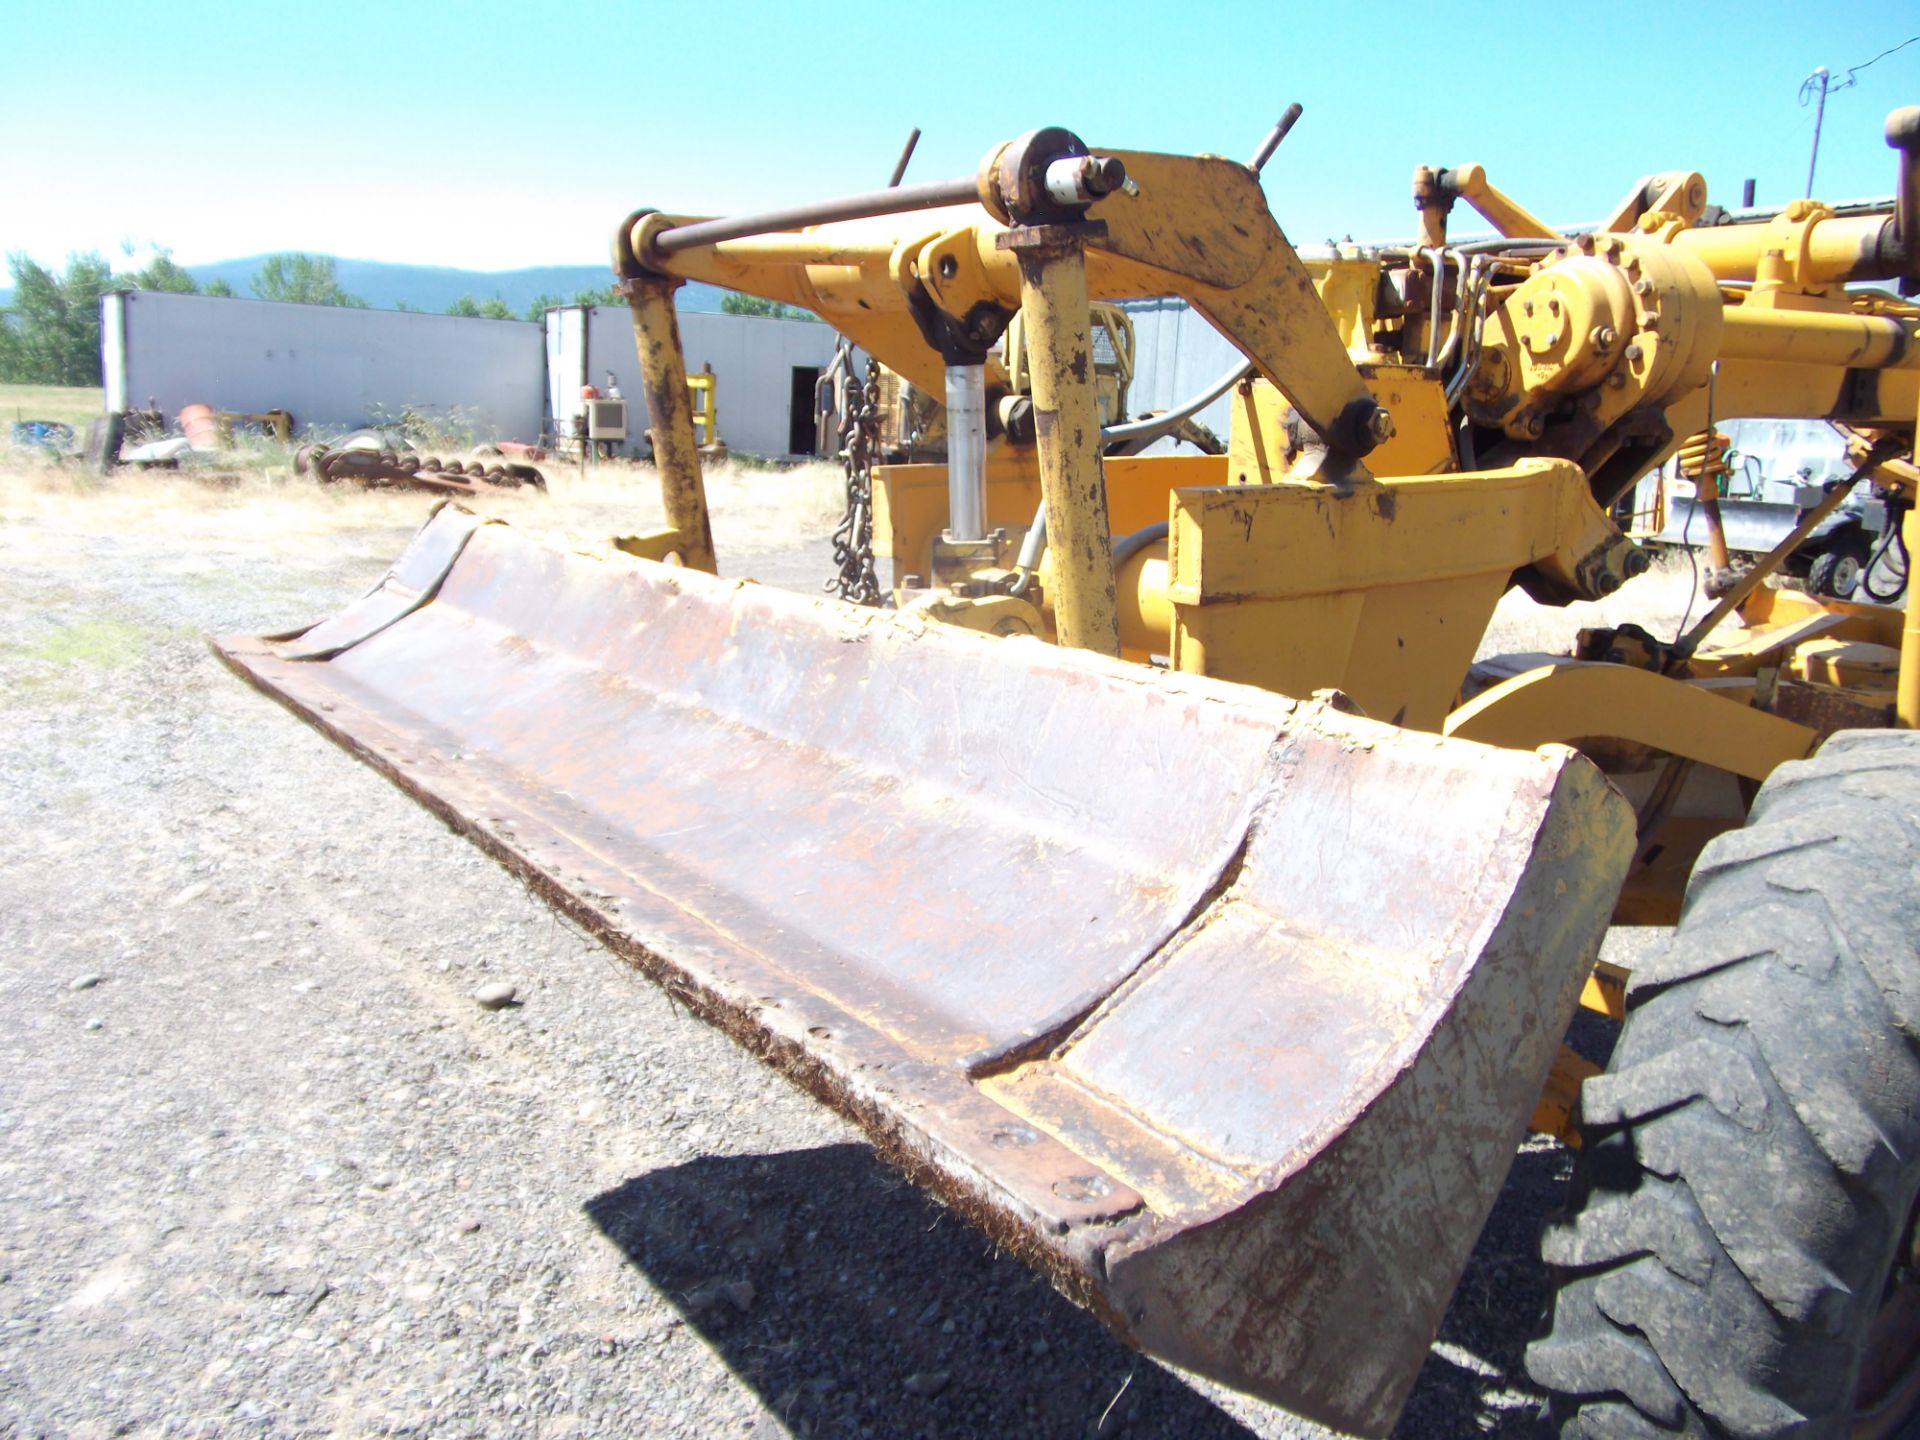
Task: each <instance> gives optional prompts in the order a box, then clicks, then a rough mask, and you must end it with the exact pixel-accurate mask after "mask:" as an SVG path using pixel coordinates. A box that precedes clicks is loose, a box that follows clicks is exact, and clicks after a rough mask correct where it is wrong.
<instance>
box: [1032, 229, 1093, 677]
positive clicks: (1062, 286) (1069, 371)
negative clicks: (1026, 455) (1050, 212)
mask: <svg viewBox="0 0 1920 1440" xmlns="http://www.w3.org/2000/svg"><path fill="white" fill-rule="evenodd" d="M1056 228H1059V229H1065V228H1066V227H1064V226H1063V227H1056ZM1006 239H1007V240H1008V241H1010V242H1014V243H1016V244H1019V245H1020V247H1021V248H1020V249H1019V250H1018V251H1017V254H1018V257H1019V261H1020V304H1021V309H1022V310H1023V311H1024V312H1025V314H1026V317H1027V361H1028V364H1029V365H1030V366H1031V368H1032V374H1031V377H1030V379H1031V382H1032V394H1033V418H1034V431H1035V437H1036V441H1037V448H1038V450H1039V458H1040V493H1041V495H1042V496H1043V497H1044V498H1045V500H1046V503H1047V548H1048V554H1049V556H1050V557H1051V558H1052V560H1053V565H1052V569H1051V585H1050V587H1049V595H1048V599H1049V600H1051V601H1052V604H1053V623H1054V630H1055V632H1056V633H1057V634H1058V636H1059V639H1060V643H1061V644H1062V645H1067V646H1071V647H1072V648H1074V649H1077V650H1097V651H1099V652H1100V653H1101V654H1103V655H1118V654H1119V653H1120V622H1119V618H1118V616H1117V614H1116V610H1117V602H1116V600H1115V597H1114V579H1113V532H1112V529H1111V528H1110V525H1109V523H1108V519H1107V485H1106V480H1105V479H1104V477H1103V476H1102V475H1101V473H1100V406H1099V402H1098V400H1097V399H1096V398H1095V396H1094V378H1093V334H1092V332H1091V330H1090V329H1089V327H1088V322H1087V269H1086V259H1085V255H1084V252H1083V250H1082V242H1081V240H1080V239H1079V237H1078V236H1069V237H1066V238H1057V237H1055V236H1051V235H1041V236H1034V237H1031V238H1028V236H1027V234H1026V232H1023V231H1013V232H1010V233H1009V234H1008V235H1007V236H1006Z"/></svg>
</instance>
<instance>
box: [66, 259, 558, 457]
mask: <svg viewBox="0 0 1920 1440" xmlns="http://www.w3.org/2000/svg"><path fill="white" fill-rule="evenodd" d="M102 306H103V310H102V316H101V319H102V333H103V336H104V337H106V338H105V339H104V340H103V343H102V347H101V348H102V352H103V353H102V360H103V363H104V364H105V366H106V372H107V373H106V389H107V394H108V397H109V401H110V403H118V404H119V405H120V406H121V407H122V408H125V407H128V406H132V407H140V406H144V405H145V404H146V403H147V401H148V399H149V398H151V399H152V400H153V401H154V402H155V404H156V405H157V406H158V408H159V409H160V411H161V412H162V413H163V414H165V415H168V416H173V415H176V414H178V413H179V411H180V410H181V408H182V407H183V406H186V405H192V404H196V403H197V404H204V405H211V406H212V407H213V408H214V409H216V410H236V411H262V410H272V409H276V408H278V409H284V410H290V411H292V412H293V418H294V423H295V425H296V426H298V427H299V428H300V429H302V430H305V429H307V428H308V427H309V426H317V427H319V428H321V429H323V430H339V429H351V428H354V427H356V426H360V425H367V424H372V423H376V422H378V421H380V420H382V419H389V420H390V419H393V418H395V417H397V416H399V415H400V413H401V412H402V411H405V410H412V411H415V412H416V413H419V414H421V415H425V416H430V417H432V418H433V419H434V420H436V421H438V422H441V423H444V424H447V425H449V426H450V427H451V428H455V429H469V430H471V431H473V433H474V434H475V435H476V436H477V437H479V438H485V439H495V440H528V441H533V440H537V439H538V438H539V436H540V432H541V428H542V425H541V420H542V411H543V409H544V408H545V407H544V403H543V402H544V396H543V390H544V388H545V387H544V385H543V383H542V382H543V372H544V370H545V365H546V357H545V354H544V353H543V339H542V331H541V327H540V326H538V325H530V324H527V323H526V322H524V321H520V320H474V319H467V318H463V317H460V316H455V315H417V314H412V313H409V312H405V311H396V310H350V309H345V308H342V307H338V306H331V305H283V304H279V303H276V302H273V301H267V300H240V299H223V298H218V297H214V296H207V295H170V294H161V293H156V292H153V291H147V290H135V291H129V292H126V293H125V294H122V295H110V296H107V297H105V298H104V299H103V301H102Z"/></svg>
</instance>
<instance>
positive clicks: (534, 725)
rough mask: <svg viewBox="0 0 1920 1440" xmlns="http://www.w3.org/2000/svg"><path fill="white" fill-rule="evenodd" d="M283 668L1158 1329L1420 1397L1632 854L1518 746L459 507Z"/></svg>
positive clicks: (1601, 794) (1190, 1349)
mask: <svg viewBox="0 0 1920 1440" xmlns="http://www.w3.org/2000/svg"><path fill="white" fill-rule="evenodd" d="M217 643H218V648H219V652H220V654H221V655H222V656H223V657H224V658H225V659H226V661H227V663H228V664H230V665H231V666H232V667H233V668H234V669H235V670H236V671H238V672H239V673H240V674H241V675H242V676H244V677H245V678H246V679H248V680H249V681H251V682H252V683H253V684H254V685H256V686H258V687H259V688H260V689H262V690H263V691H265V692H266V693H267V694H269V695H271V696H273V697H274V698H275V699H277V700H279V701H280V702H281V703H283V704H284V705H286V706H287V707H288V708H289V709H291V710H292V711H294V713H296V714H297V715H299V716H300V717H301V718H302V719H305V720H306V721H308V722H309V723H310V724H312V725H314V726H315V727H316V728H318V729H319V730H321V731H322V732H323V733H325V734H326V735H328V736H329V737H331V738H332V739H334V740H336V741H337V742H338V743H340V744H341V745H342V746H344V747H346V748H347V749H348V750H349V751H351V752H352V753H353V754H355V755H356V756H358V757H359V758H361V759H363V760H365V761H366V762H367V763H369V764H371V765H372V766H374V767H375V768H376V769H378V770H380V771H381V772H382V773H384V774H385V775H387V776H388V777H389V778H390V779H391V780H393V781H394V782H395V783H396V784H397V785H399V786H400V787H401V788H402V789H403V790H405V791H406V792H407V793H408V794H410V795H412V796H413V797H415V798H416V799H417V800H419V801H420V802H422V803H423V804H425V805H426V806H427V807H428V808H429V809H431V810H432V811H434V812H435V813H436V814H438V815H439V816H440V817H441V818H443V819H444V820H445V821H446V822H447V823H448V824H449V825H451V826H452V827H454V828H455V829H456V830H458V831H460V832H462V833H464V834H465V835H467V836H469V837H470V838H471V839H472V840H473V841H474V842H475V843H477V844H478V845H479V846H480V847H481V848H482V849H483V850H485V851H486V852H487V853H488V854H490V855H492V856H493V857H494V858H495V859H497V860H498V861H500V862H501V863H502V864H503V865H505V866H506V867H508V868H509V869H510V870H511V871H513V872H514V873H515V874H516V875H518V876H520V877H522V878H523V879H524V880H525V881H526V882H527V883H528V884H529V885H530V886H531V887H532V888H533V889H534V890H536V891H537V892H538V893H539V894H541V895H542V896H543V897H544V898H545V899H546V900H547V901H549V902H550V903H551V904H553V905H554V906H556V907H557V908H558V909H560V910H561V911H563V912H565V913H566V914H567V915H569V916H570V917H571V918H572V919H574V920H575V921H576V922H577V923H579V924H580V925H582V926H583V927H585V928H586V929H588V930H589V931H591V932H592V933H593V934H594V935H596V936H597V937H599V939H600V940H602V941H603V942H604V943H605V944H607V945H608V946H609V947H611V948H612V949H613V950H614V951H616V952H617V953H619V954H620V955H622V956H624V957H625V958H627V959H628V960H630V961H631V962H632V963H633V964H634V965H636V966H637V967H639V968H640V969H641V970H643V971H644V972H645V973H646V974H648V975H649V976H651V977H652V978H653V979H655V980H657V981H658V982H659V983H660V984H662V985H663V986H665V987H666V988H667V989H668V990H669V991H671V992H672V993H673V994H674V995H675V996H676V997H677V998H678V999H679V1000H680V1001H681V1002H682V1003H683V1004H685V1005H686V1006H687V1008H689V1009H690V1010H692V1011H693V1012H694V1013H696V1014H698V1015H700V1016H702V1017H703V1018H705V1019H707V1020H709V1021H711V1022H712V1023H714V1024H715V1025H717V1026H719V1027H720V1028H722V1029H723V1030H725V1031H726V1032H727V1033H729V1034H730V1035H732V1036H734V1037H735V1038H736V1039H738V1040H739V1041H740V1042H741V1043H742V1044H743V1045H745V1046H747V1047H748V1048H749V1049H750V1050H752V1051H753V1052H754V1053H756V1054H758V1055H761V1056H763V1057H765V1058H766V1059H767V1060H768V1061H769V1062H771V1063H772V1064H774V1065H776V1066H778V1067H779V1068H780V1069H782V1070H783V1071H785V1072H786V1073H787V1074H788V1075H789V1076H791V1077H792V1078H793V1079H795V1080H796V1081H797V1082H798V1083H800V1084H801V1085H803V1086H805V1087H806V1088H807V1089H809V1090H811V1091H812V1092H813V1093H814V1094H816V1095H817V1096H819V1097H820V1098H821V1099H823V1100H825V1101H827V1102H828V1103H829V1104H831V1105H833V1106H835V1107H836V1108H838V1109H839V1110H840V1111H842V1112H843V1113H845V1114H846V1115H847V1116H849V1117H850V1118H852V1119H853V1120H854V1121H856V1122H857V1123H858V1124H859V1125H861V1126H862V1127H863V1128H864V1129H865V1131H866V1132H867V1133H868V1134H869V1135H870V1136H871V1137H872V1140H873V1142H874V1143H875V1144H876V1145H877V1146H878V1147H879V1148H880V1149H881V1150H882V1151H883V1152H884V1153H885V1154H886V1155H887V1156H888V1157H889V1158H890V1159H891V1160H892V1161H893V1162H894V1163H895V1164H897V1165H898V1166H900V1167H901V1168H902V1169H903V1170H904V1171H905V1172H906V1173H907V1174H908V1175H910V1176H911V1177H913V1178H914V1179H915V1180H916V1181H918V1182H920V1183H921V1184H923V1185H924V1186H926V1187H927V1188H928V1189H930V1190H932V1191H933V1192H935V1193H936V1194H938V1195H939V1196H941V1197H942V1198H944V1199H945V1200H946V1201H947V1202H949V1203H950V1204H952V1205H953V1206H954V1207H956V1209H958V1210H959V1211H960V1212H961V1213H963V1214H965V1215H966V1216H968V1217H969V1218H970V1219H972V1220H974V1221H975V1222H977V1223H978V1224H979V1225H981V1226H982V1227H984V1228H985V1229H986V1230H987V1231H989V1232H990V1233H991V1234H992V1235H993V1236H994V1237H995V1238H996V1239H997V1240H998V1241H999V1242H1000V1243H1001V1244H1003V1245H1004V1246H1005V1247H1006V1248H1008V1249H1009V1250H1011V1251H1013V1252H1015V1253H1017V1254H1019V1255H1020V1256H1022V1257H1024V1258H1025V1259H1026V1260H1028V1261H1029V1262H1031V1263H1032V1264H1033V1265H1035V1266H1037V1267H1038V1268H1039V1269H1040V1270H1042V1271H1043V1272H1044V1273H1045V1274H1046V1275H1047V1276H1048V1277H1049V1278H1051V1279H1052V1280H1053V1281H1054V1282H1055V1283H1056V1284H1057V1285H1058V1286H1059V1287H1060V1288H1061V1289H1062V1290H1063V1291H1064V1292H1065V1293H1067V1294H1068V1295H1069V1296H1071V1297H1072V1298H1074V1299H1075V1300H1077V1301H1079V1302H1081V1303H1083V1304H1085V1305H1087V1306H1089V1307H1091V1308H1092V1309H1093V1310H1094V1311H1095V1312H1097V1313H1098V1314H1099V1315H1100V1316H1101V1317H1102V1318H1103V1319H1104V1320H1105V1321H1106V1322H1107V1323H1108V1324H1110V1325H1111V1326H1112V1327H1113V1328H1114V1329H1116V1330H1117V1331H1119V1332H1120V1333H1121V1334H1122V1335H1124V1336H1126V1337H1127V1338H1128V1339H1130V1340H1131V1341H1133V1342H1134V1343H1136V1344H1138V1345H1140V1346H1142V1347H1143V1348H1145V1349H1146V1350H1148V1351H1149V1352H1151V1353H1153V1354H1155V1355H1159V1356H1162V1357H1165V1358H1166V1359H1168V1360H1171V1361H1173V1362H1176V1363H1177V1364H1180V1365H1182V1366H1186V1367H1189V1368H1191V1369H1193V1370H1195V1371H1198V1372H1200V1373H1203V1374H1206V1375H1210V1376H1214V1377H1217V1378H1219V1379H1221V1380H1224V1381H1226V1382H1228V1383H1231V1384H1233V1385H1236V1386H1239V1387H1243V1388H1245V1389H1247V1390H1250V1391H1253V1392H1255V1393H1258V1394H1260V1395H1263V1396H1266V1397H1269V1398H1271V1399H1274V1400H1276V1401H1279V1402H1281V1403H1284V1404H1286V1405H1289V1406H1291V1407H1294V1408H1296V1409H1299V1410H1301V1411H1304V1412H1307V1413H1311V1414H1316V1415H1319V1416H1322V1417H1324V1418H1326V1419H1328V1420H1330V1421H1332V1422H1334V1423H1337V1424H1340V1425H1342V1426H1345V1427H1347V1428H1350V1429H1355V1430H1360V1431H1383V1430H1384V1429H1385V1428H1387V1427H1388V1426H1389V1425H1390V1424H1391V1423H1392V1418H1393V1416H1394V1415H1395V1414H1396V1413H1397V1411H1398V1409H1399V1406H1400V1404H1401V1402H1402V1400H1403V1398H1404V1395H1405V1392H1406V1390H1407V1388H1408V1387H1409V1385H1410V1384H1411V1381H1412V1378H1413V1376H1414V1375H1415V1374H1416V1372H1417V1371H1418V1369H1419V1360H1420V1355H1421V1352H1422V1351H1423V1350H1424V1349H1425V1347H1426V1346H1427V1344H1428V1343H1429V1342H1430V1340H1431V1337H1432V1333H1433V1330H1434V1327H1435V1325H1436V1324H1437V1322H1438V1317H1439V1315H1440V1313H1441V1311H1442V1310H1443V1309H1444V1307H1445V1305H1446V1302H1447V1298H1448V1296H1449V1294H1450V1292H1451V1290H1452V1287H1453V1284H1454V1282H1455V1281H1456V1279H1457V1277H1458V1273H1459V1271H1460V1269H1461V1267H1462V1266H1463V1264H1464V1261H1465V1257H1466V1252H1467V1250H1468V1249H1469V1247H1470V1246H1471V1244H1472V1242H1473V1239H1474V1237H1475V1235H1476V1234H1477V1232H1478V1230H1479V1228H1480V1225H1481V1223H1482V1220H1483V1219H1484V1216H1485V1214H1486V1212H1487V1210H1488V1209H1489V1208H1490V1206H1491V1204H1492V1201H1493V1199H1494V1196H1495V1192H1496V1191H1497V1190H1498V1188H1499V1186H1500V1184H1501V1182H1502V1180H1503V1178H1504V1176H1505V1174H1506V1171H1507V1167H1508V1163H1509V1161H1510V1159H1511V1157H1512V1154H1513V1151H1514V1147H1515V1145H1516V1142H1517V1140H1518V1138H1519V1134H1520V1130H1521V1128H1522V1122H1523V1120H1524V1117H1525V1116H1526V1114H1527V1112H1528V1110H1529V1107H1530V1106H1531V1104H1532V1101H1533V1098H1534V1097H1535V1096H1536V1095H1537V1094H1538V1093H1539V1091H1540V1088H1541V1084H1542V1082H1543V1079H1544V1077H1545V1075H1546V1073H1547V1070H1548V1067H1549V1065H1550V1063H1551V1061H1552V1058H1553V1054H1554V1051H1555V1048H1556V1046H1557V1044H1558V1036H1559V1035H1560V1033H1561V1030H1562V1029H1563V1028H1564V1025H1565V1022H1566V1019H1567V1016H1568V1014H1569V1013H1570V1011H1571V1008H1572V1006H1573V1005H1574V1003H1575V998H1576V992H1577V991H1578V989H1579V986H1580V984H1581V980H1582V976H1583V967H1584V964H1585V962H1587V961H1588V960H1590V958H1591V956H1592V953H1593V950H1594V947H1595V945H1596V943H1597V936H1598V933H1599V930H1600V927H1601V926H1602V925H1603V924H1604V922H1605V918H1606V915H1607V913H1608V911H1609V909H1610V908H1611V906H1612V903H1613V892H1614V889H1615V887H1616V886H1617V884H1618V880H1619V875H1620V872H1621V870H1622V868H1623V867H1624V865H1625V862H1626V851H1627V847H1628V843H1629V836H1630V834H1631V817H1630V816H1629V815H1628V814H1627V813H1626V812H1625V810H1624V807H1623V806H1620V804H1619V802H1618V800H1617V797H1615V796H1613V795H1612V794H1611V792H1610V791H1609V790H1608V789H1607V786H1606V782H1605V781H1604V780H1603V779H1602V778H1601V776H1600V775H1599V773H1598V772H1597V771H1596V770H1594V769H1593V768H1592V767H1591V766H1590V765H1588V764H1587V762H1585V761H1584V760H1582V759H1580V758H1578V757H1577V756H1575V755H1574V754H1573V753H1572V752H1571V751H1564V750H1554V751H1549V752H1542V753H1518V752H1506V751H1495V750H1491V749H1487V748H1484V747H1481V746H1479V745H1475V744H1472V743H1470V742H1466V741H1458V740H1444V739H1440V738H1438V737H1434V736H1427V735H1416V734H1412V733H1408V732H1403V731H1398V730H1395V729H1392V728H1390V727H1388V726H1384V725H1380V724H1376V723H1373V722H1370V721H1367V720H1365V719H1361V718H1358V717H1355V716H1352V715H1348V714H1343V713H1340V711H1338V710H1337V709H1335V708H1333V707H1331V706H1329V705H1328V704H1326V703H1324V702H1320V701H1306V702H1296V701H1292V700H1288V699H1285V698H1283V697H1280V696H1277V695H1272V694H1269V693H1266V692H1263V691H1260V690H1257V689H1253V688H1251V687H1246V686H1240V685H1234V684H1229V683H1225V682H1220V681H1215V680H1210V679H1207V678H1204V677H1190V676H1178V675H1170V674H1167V673H1165V672H1155V671H1152V670H1148V669H1144V668H1142V667H1137V666H1132V665H1127V664H1124V663H1123V662H1120V661H1117V660H1110V659H1107V658H1104V657H1101V656H1096V655H1091V654H1088V653H1086V652H1084V651H1074V650H1067V649H1061V648H1056V647H1051V646H1047V645H1044V644H1042V643H1040V642H1037V641H1032V640H1001V639H998V638H994V637H991V636H984V635H979V634H973V633H968V632H964V631H960V630H955V629H951V628H948V627H945V626H941V625H938V624H936V623H932V622H928V621H924V620H920V619H917V618H915V617H912V616H895V615H888V614H885V613H883V612H876V611H869V610H859V609H856V608H854V607H851V606H848V605H845V604H843V603H841V602H838V601H831V600H824V599H821V600H815V599H809V598H806V597H801V596H796V595H790V594H786V593H782V592H776V591H772V590H768V589H764V588H761V587H759V586H755V585H752V584H747V583H740V582H729V581H725V580H720V579H716V578H714V577H712V576H710V575H705V574H701V573H698V572H695V571H691V570H686V569H678V568H674V567H669V566H665V565H660V564H656V563H653V562H650V561H645V560H638V559H634V558H631V557H628V556H626V555H624V554H621V553H619V552H617V551H608V552H605V553H599V554H589V553H582V552H579V551H568V550H564V549H557V548H550V547H548V546H545V545H542V544H538V543H535V542H533V541H531V540H528V539H525V538H522V537H521V536H520V535H519V534H517V533H516V532H515V531H513V530H512V529H510V528H509V527H507V526H505V525H501V524H494V523H483V522H481V521H480V520H479V518H478V517H476V516H474V515H472V514H470V513H468V512H466V511H464V510H462V509H460V508H458V507H456V506H453V505H447V506H444V507H443V508H441V509H440V510H439V511H438V513H437V514H436V515H435V516H434V518H433V519H432V520H431V521H430V522H429V523H428V524H427V526H426V527H425V529H424V530H423V531H422V532H421V533H420V534H419V536H418V537H417V538H416V540H415V541H414V543H413V544H412V546H411V547H410V548H409V549H408V551H407V552H406V554H405V555H404V556H403V557H402V559H401V560H400V561H399V562H398V563H397V564H396V565H395V567H394V568H393V570H392V572H391V573H390V574H389V575H388V576H387V577H386V578H385V579H384V580H383V581H382V583H381V584H380V585H379V586H378V587H376V588H375V589H374V590H373V591H372V592H371V593H369V594H368V595H367V596H365V597H363V598H362V599H361V600H360V601H358V602H355V603H354V604H353V605H350V606H349V607H347V609H346V610H344V611H343V612H341V613H340V614H339V615H337V616H336V617H334V618H333V619H331V620H328V621H326V622H324V623H322V624H320V625H316V626H314V627H312V628H311V629H308V630H306V631H304V632H302V633H299V634H296V635H291V636H284V637H280V638H277V639H269V640H260V639H249V638H239V637H230V638H226V639H222V640H220V641H219V642H217Z"/></svg>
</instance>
